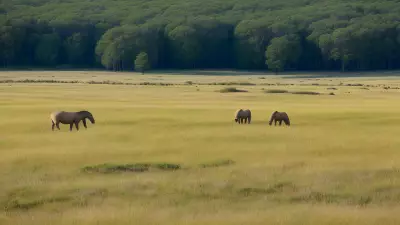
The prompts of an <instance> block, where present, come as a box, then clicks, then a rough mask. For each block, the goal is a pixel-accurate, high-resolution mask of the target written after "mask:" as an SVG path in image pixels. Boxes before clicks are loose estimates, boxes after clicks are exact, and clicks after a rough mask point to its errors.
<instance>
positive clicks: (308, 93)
mask: <svg viewBox="0 0 400 225" xmlns="http://www.w3.org/2000/svg"><path fill="white" fill-rule="evenodd" d="M292 94H296V95H319V94H320V93H319V92H314V91H294V92H292Z"/></svg>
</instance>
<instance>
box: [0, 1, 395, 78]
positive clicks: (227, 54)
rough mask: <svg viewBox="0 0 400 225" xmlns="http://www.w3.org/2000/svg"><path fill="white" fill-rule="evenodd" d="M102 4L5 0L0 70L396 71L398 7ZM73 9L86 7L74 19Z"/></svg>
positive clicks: (376, 4)
mask: <svg viewBox="0 0 400 225" xmlns="http://www.w3.org/2000/svg"><path fill="white" fill-rule="evenodd" d="M112 2H114V3H115V4H111V3H110V1H108V2H107V1H99V2H97V1H96V3H97V4H96V5H95V4H94V3H93V4H92V1H90V0H82V1H75V0H70V1H68V3H60V2H59V1H55V0H53V1H52V0H34V1H27V0H18V1H16V0H15V1H11V2H10V3H8V4H7V5H5V4H4V5H2V6H0V63H1V66H2V67H3V68H12V67H50V68H54V67H70V68H93V67H96V68H100V67H104V68H106V69H109V70H114V71H123V70H134V69H137V70H141V71H143V70H144V69H147V68H153V69H202V68H205V69H245V70H264V69H269V70H272V71H275V72H280V71H285V70H286V71H287V70H341V71H347V70H376V69H399V68H400V23H399V22H400V14H399V12H400V4H399V1H388V0H385V1H383V0H381V1H368V0H359V1H329V0H319V1H318V0H282V1H280V2H276V1H270V0H249V1H248V2H247V1H246V2H245V1H242V2H240V1H235V0H231V1H226V0H225V1H224V0H214V1H211V0H207V1H199V0H190V1H181V0H165V1H158V0H154V1H145V2H141V1H137V2H136V1H135V0H131V1H125V0H118V1H112ZM132 2H134V3H135V4H134V5H129V3H132ZM173 2H175V3H179V4H175V5H174V4H171V3H173ZM185 2H186V3H185ZM246 3H247V4H246ZM72 4H77V6H75V5H72ZM177 5H179V6H177ZM27 6H30V8H27ZM85 6H86V7H85ZM74 7H75V8H74ZM79 7H82V8H79ZM113 7H114V8H113ZM176 7H178V8H176ZM179 7H181V8H179ZM184 7H186V8H184ZM77 8H79V10H87V11H82V12H81V13H80V14H76V10H77ZM129 9H131V10H132V11H131V13H128V11H129ZM59 10H63V13H62V14H61V13H60V12H59ZM109 10H110V11H111V12H113V13H110V11H109ZM74 13H75V14H74Z"/></svg>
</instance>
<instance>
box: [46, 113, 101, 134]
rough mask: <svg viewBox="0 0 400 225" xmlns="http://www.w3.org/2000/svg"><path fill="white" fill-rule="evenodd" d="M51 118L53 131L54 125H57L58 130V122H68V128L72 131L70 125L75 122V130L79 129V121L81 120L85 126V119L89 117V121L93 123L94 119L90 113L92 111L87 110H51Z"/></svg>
mask: <svg viewBox="0 0 400 225" xmlns="http://www.w3.org/2000/svg"><path fill="white" fill-rule="evenodd" d="M50 118H51V123H52V125H51V129H52V130H53V131H54V126H56V127H57V129H59V130H60V127H59V124H60V123H62V124H69V130H70V131H72V127H73V125H74V124H75V127H76V130H79V126H78V125H79V122H80V121H81V120H82V122H83V126H84V127H85V128H87V126H86V119H89V121H90V122H91V123H92V124H94V123H95V120H94V117H93V115H92V113H90V112H88V111H79V112H65V111H57V112H52V113H51V114H50Z"/></svg>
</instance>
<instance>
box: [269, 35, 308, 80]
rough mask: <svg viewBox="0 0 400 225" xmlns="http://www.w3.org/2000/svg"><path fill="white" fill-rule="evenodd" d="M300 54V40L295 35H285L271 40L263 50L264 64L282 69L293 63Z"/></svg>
mask: <svg viewBox="0 0 400 225" xmlns="http://www.w3.org/2000/svg"><path fill="white" fill-rule="evenodd" d="M300 54H301V46H300V41H299V38H298V37H297V36H294V35H286V36H282V37H277V38H274V39H272V40H271V43H270V44H269V46H268V47H267V49H266V51H265V57H266V58H267V60H266V64H267V66H268V68H269V69H271V70H273V71H275V73H277V72H279V71H283V70H284V68H285V67H288V66H290V65H294V64H295V63H296V62H297V60H298V58H299V56H300Z"/></svg>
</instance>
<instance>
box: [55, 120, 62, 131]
mask: <svg viewBox="0 0 400 225" xmlns="http://www.w3.org/2000/svg"><path fill="white" fill-rule="evenodd" d="M59 125H60V122H57V123H56V127H57V129H59V130H61V129H60V126H59Z"/></svg>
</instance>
